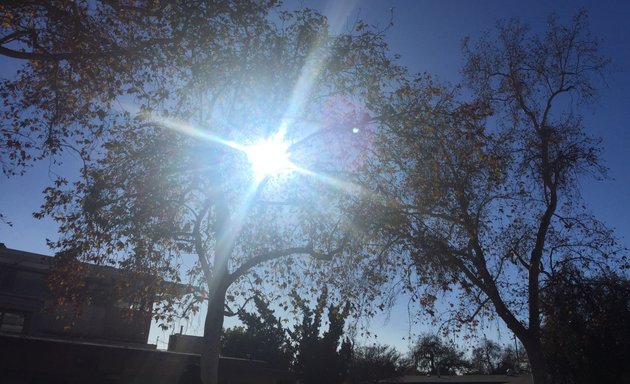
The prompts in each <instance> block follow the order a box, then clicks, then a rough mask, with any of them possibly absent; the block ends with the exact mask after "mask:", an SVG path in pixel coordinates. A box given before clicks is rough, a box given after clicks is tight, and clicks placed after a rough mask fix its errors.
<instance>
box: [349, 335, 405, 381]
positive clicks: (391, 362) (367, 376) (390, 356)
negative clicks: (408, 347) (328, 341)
mask: <svg viewBox="0 0 630 384" xmlns="http://www.w3.org/2000/svg"><path fill="white" fill-rule="evenodd" d="M406 368H407V363H406V362H405V360H404V359H403V358H402V356H401V354H400V352H398V351H397V350H396V349H395V348H393V347H390V346H388V345H382V344H375V345H368V346H361V347H356V348H354V350H353V351H352V360H351V363H350V369H349V372H348V382H349V383H352V384H372V383H378V382H379V381H380V380H383V379H389V378H393V377H397V376H400V375H401V374H403V371H404V370H405V369H406Z"/></svg>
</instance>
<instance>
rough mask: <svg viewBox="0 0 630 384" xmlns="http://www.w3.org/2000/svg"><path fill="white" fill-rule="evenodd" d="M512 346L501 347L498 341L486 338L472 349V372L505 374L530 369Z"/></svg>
mask: <svg viewBox="0 0 630 384" xmlns="http://www.w3.org/2000/svg"><path fill="white" fill-rule="evenodd" d="M522 355H523V354H520V355H519V354H518V353H517V351H516V350H515V349H514V348H513V347H511V346H506V347H504V348H503V347H501V346H500V345H499V344H498V343H496V342H494V341H492V340H489V339H484V340H482V341H481V342H480V343H479V345H478V346H477V347H475V348H473V350H472V355H471V359H470V368H471V372H472V373H479V374H484V375H495V374H505V373H507V372H521V371H523V370H528V366H527V364H526V362H525V364H524V362H523V360H522V359H521V357H522Z"/></svg>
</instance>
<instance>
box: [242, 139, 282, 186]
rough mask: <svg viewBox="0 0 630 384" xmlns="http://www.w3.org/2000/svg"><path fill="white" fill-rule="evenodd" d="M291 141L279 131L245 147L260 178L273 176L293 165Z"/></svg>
mask: <svg viewBox="0 0 630 384" xmlns="http://www.w3.org/2000/svg"><path fill="white" fill-rule="evenodd" d="M288 149H289V143H288V142H286V141H285V140H284V135H282V134H280V133H278V134H276V135H275V136H272V137H270V138H268V139H266V140H263V141H260V142H258V143H256V144H253V145H249V146H247V147H246V148H245V153H246V154H247V158H248V160H249V162H250V164H251V166H252V170H253V171H254V174H255V175H256V177H258V178H264V177H267V176H272V175H275V174H278V173H280V172H284V171H286V170H289V169H291V168H292V167H293V164H292V163H291V160H289V154H288V153H287V151H288Z"/></svg>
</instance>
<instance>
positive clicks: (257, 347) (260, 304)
mask: <svg viewBox="0 0 630 384" xmlns="http://www.w3.org/2000/svg"><path fill="white" fill-rule="evenodd" d="M254 301H255V304H256V309H257V312H258V313H248V312H245V311H244V310H242V311H240V312H239V313H238V317H239V319H240V320H241V321H242V322H243V324H244V325H245V326H244V327H234V328H230V329H226V330H225V331H224V332H223V336H222V339H221V354H222V355H223V356H230V357H240V358H245V359H255V360H264V361H266V362H268V363H269V364H270V365H271V366H272V367H274V368H278V369H284V370H288V369H289V367H290V366H291V362H292V360H293V355H292V353H291V348H290V345H289V343H290V341H289V338H288V335H287V332H286V330H285V329H284V327H283V326H282V322H281V321H280V320H279V319H278V318H276V317H275V315H274V312H273V310H271V309H270V308H269V305H268V304H267V303H266V302H265V301H264V300H263V299H262V298H260V297H258V296H255V297H254Z"/></svg>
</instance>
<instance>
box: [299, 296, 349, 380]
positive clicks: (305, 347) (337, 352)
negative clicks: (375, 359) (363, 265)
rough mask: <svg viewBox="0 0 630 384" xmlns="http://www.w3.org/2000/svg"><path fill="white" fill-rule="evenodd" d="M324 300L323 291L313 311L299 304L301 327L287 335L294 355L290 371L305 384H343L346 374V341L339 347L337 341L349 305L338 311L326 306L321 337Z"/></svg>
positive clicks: (341, 333) (347, 343) (347, 356)
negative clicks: (294, 350) (293, 347)
mask: <svg viewBox="0 0 630 384" xmlns="http://www.w3.org/2000/svg"><path fill="white" fill-rule="evenodd" d="M327 300H328V295H327V292H326V291H324V292H323V293H322V294H321V295H320V297H319V298H318V300H317V305H316V307H315V308H314V309H310V308H309V307H308V306H307V305H306V304H304V303H302V304H301V305H300V308H301V310H302V314H303V317H302V324H301V325H300V326H298V327H297V328H296V330H295V331H293V332H290V335H291V337H292V339H293V341H294V343H295V345H296V352H297V353H296V357H295V364H294V367H293V369H294V370H295V372H296V373H297V374H298V376H299V377H300V382H303V383H305V384H311V383H312V384H316V383H343V382H344V380H345V378H346V375H347V372H348V364H349V363H350V361H349V359H348V358H349V357H350V353H349V348H350V347H351V346H350V344H349V342H348V341H347V340H346V341H344V342H342V343H341V346H340V341H341V336H342V335H343V327H344V323H345V319H346V317H347V315H348V307H349V306H348V305H346V306H345V308H344V309H341V308H339V307H337V306H334V305H329V306H328V308H327V312H328V330H327V331H326V332H324V333H323V334H321V335H320V333H321V330H320V329H321V325H322V314H323V312H324V308H325V307H326V302H327Z"/></svg>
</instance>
